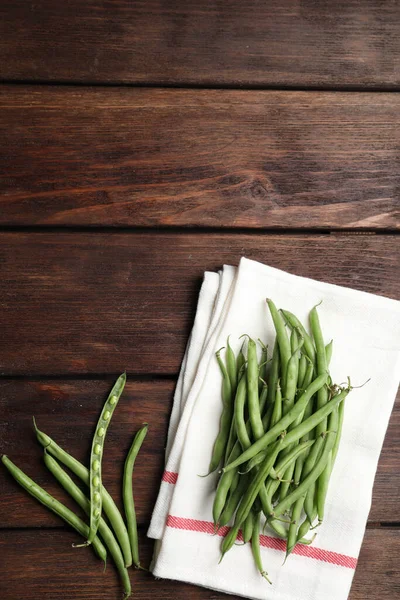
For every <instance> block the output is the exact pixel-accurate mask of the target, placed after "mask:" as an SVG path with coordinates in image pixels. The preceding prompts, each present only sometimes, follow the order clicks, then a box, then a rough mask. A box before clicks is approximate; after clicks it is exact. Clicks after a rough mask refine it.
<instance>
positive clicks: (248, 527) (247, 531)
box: [242, 510, 254, 544]
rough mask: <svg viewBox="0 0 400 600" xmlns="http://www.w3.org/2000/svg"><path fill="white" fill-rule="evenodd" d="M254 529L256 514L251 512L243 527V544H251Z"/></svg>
mask: <svg viewBox="0 0 400 600" xmlns="http://www.w3.org/2000/svg"><path fill="white" fill-rule="evenodd" d="M253 528H254V514H253V511H252V510H251V511H250V512H249V514H248V515H247V517H246V519H245V520H244V523H243V527H242V533H243V542H244V543H245V544H247V542H249V541H250V540H251V536H252V534H253Z"/></svg>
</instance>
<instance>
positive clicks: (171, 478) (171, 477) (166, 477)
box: [162, 471, 178, 485]
mask: <svg viewBox="0 0 400 600" xmlns="http://www.w3.org/2000/svg"><path fill="white" fill-rule="evenodd" d="M177 479H178V473H174V472H173V471H164V473H163V476H162V480H163V481H166V482H167V483H170V484H171V485H175V483H176V481H177Z"/></svg>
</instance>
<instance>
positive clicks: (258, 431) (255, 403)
mask: <svg viewBox="0 0 400 600" xmlns="http://www.w3.org/2000/svg"><path fill="white" fill-rule="evenodd" d="M247 403H248V409H249V419H250V423H251V429H252V432H253V435H254V437H255V439H256V440H258V439H259V438H260V437H262V436H263V435H264V427H263V424H262V419H261V413H260V399H259V395H258V362H257V346H256V343H255V341H254V340H252V339H251V338H249V341H248V346H247Z"/></svg>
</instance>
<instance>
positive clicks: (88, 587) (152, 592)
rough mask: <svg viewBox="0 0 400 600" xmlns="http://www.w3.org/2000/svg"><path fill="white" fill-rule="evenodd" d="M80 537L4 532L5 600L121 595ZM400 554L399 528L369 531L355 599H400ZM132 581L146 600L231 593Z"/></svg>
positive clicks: (0, 587) (146, 547)
mask: <svg viewBox="0 0 400 600" xmlns="http://www.w3.org/2000/svg"><path fill="white" fill-rule="evenodd" d="M199 535H203V534H199ZM76 540H77V537H76V534H75V533H73V532H70V531H67V530H65V531H60V530H50V531H39V530H37V531H12V532H10V531H1V530H0V556H1V559H0V594H1V598H2V600H15V598H24V599H25V600H37V599H38V598H41V599H42V600H58V599H60V600H61V599H62V600H81V599H82V600H98V599H99V598H101V599H102V600H116V599H117V598H120V597H121V588H120V585H119V582H118V579H117V575H116V572H115V570H114V567H113V566H112V565H111V562H110V564H109V565H108V567H107V571H106V573H103V572H102V569H103V568H102V565H101V563H100V562H99V561H98V559H96V558H95V557H94V555H93V553H92V552H91V551H90V550H89V549H88V548H86V549H81V550H80V551H78V550H77V549H76V548H75V549H74V548H71V544H72V543H74V542H76ZM140 541H141V552H142V556H143V559H144V560H143V562H144V564H149V562H150V558H151V553H152V542H150V540H146V539H145V537H144V534H143V533H142V535H141V537H140ZM246 550H247V549H245V548H244V549H243V551H246ZM271 552H274V551H273V550H271ZM399 552H400V531H399V530H398V529H394V530H390V529H388V530H379V529H378V530H371V529H369V530H367V531H366V533H365V538H364V543H363V546H362V549H361V554H360V560H359V564H358V567H357V570H356V574H355V578H354V582H353V586H352V590H351V593H350V596H349V600H366V599H368V600H369V599H370V598H375V597H377V596H379V598H380V600H393V599H394V598H398V596H399V593H400V578H399V569H398V556H399ZM297 559H298V557H296V560H297ZM307 560H309V559H306V558H304V559H300V561H302V562H304V565H303V566H304V567H305V566H306V563H305V561H307ZM21 573H23V577H22V576H21ZM131 580H132V589H133V594H134V597H136V598H141V599H142V600H153V598H157V600H170V598H174V599H176V600H188V599H190V600H223V599H224V598H226V597H227V596H226V595H225V594H221V593H219V592H215V591H212V590H207V589H204V588H201V587H196V586H193V585H188V584H186V583H181V582H177V581H168V580H165V579H163V580H155V579H154V578H153V577H152V576H151V574H150V573H146V572H144V571H133V570H132V571H131ZM230 598H232V599H236V598H238V597H237V596H230Z"/></svg>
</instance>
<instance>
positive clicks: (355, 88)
mask: <svg viewBox="0 0 400 600" xmlns="http://www.w3.org/2000/svg"><path fill="white" fill-rule="evenodd" d="M0 85H15V86H19V85H25V86H28V85H29V86H38V87H40V86H65V87H66V86H70V87H99V88H101V87H104V88H117V87H124V88H149V89H163V88H165V89H174V90H180V89H181V90H241V91H244V92H246V91H249V92H250V91H266V92H268V91H274V92H275V91H278V92H338V93H343V92H358V93H363V92H366V93H376V94H380V93H388V92H393V93H396V92H398V91H400V85H396V84H394V85H393V84H390V83H388V84H379V85H376V84H374V83H371V84H364V85H357V84H356V85H353V84H351V83H348V84H346V85H335V84H329V83H327V84H324V85H312V84H310V85H305V86H302V85H289V84H276V85H275V84H268V85H265V84H263V83H253V84H249V83H246V84H245V85H238V84H236V83H217V82H215V81H207V82H204V83H184V82H180V83H171V82H168V81H164V82H163V81H161V82H160V81H158V82H156V83H154V82H152V81H143V82H128V81H122V80H121V81H118V80H116V81H91V80H90V79H87V80H85V81H78V80H73V79H68V80H63V79H0Z"/></svg>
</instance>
